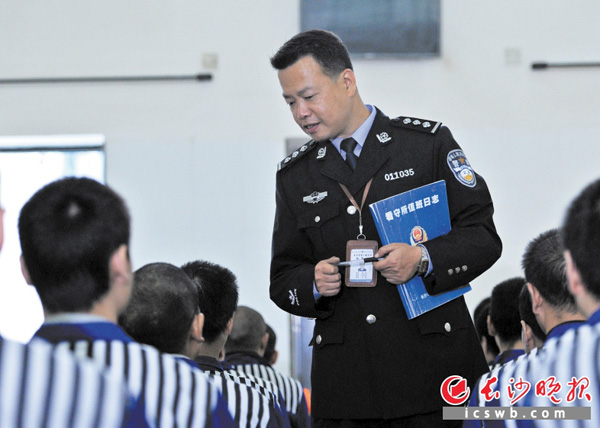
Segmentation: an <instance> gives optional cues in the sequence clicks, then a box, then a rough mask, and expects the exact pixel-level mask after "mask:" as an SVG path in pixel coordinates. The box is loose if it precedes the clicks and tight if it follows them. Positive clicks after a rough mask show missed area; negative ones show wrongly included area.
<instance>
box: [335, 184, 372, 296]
mask: <svg viewBox="0 0 600 428" xmlns="http://www.w3.org/2000/svg"><path fill="white" fill-rule="evenodd" d="M372 181H373V179H372V178H371V179H370V180H369V182H368V183H367V185H366V186H365V191H364V192H363V197H362V202H361V204H360V207H359V206H358V204H357V203H356V200H355V199H354V197H353V196H352V194H351V193H350V191H349V190H348V188H347V187H346V186H344V185H343V184H342V183H339V185H340V186H341V188H342V190H343V191H344V193H345V194H346V196H347V197H348V199H349V200H350V202H351V203H352V205H354V208H356V210H357V211H358V221H359V224H358V232H359V233H358V236H357V237H356V239H353V240H350V241H348V242H347V243H346V260H347V261H353V260H356V261H357V263H352V264H351V265H350V266H346V274H345V284H346V286H347V287H375V285H377V271H376V270H375V269H374V268H373V264H372V263H360V261H361V260H364V259H366V258H368V257H373V256H375V254H376V253H377V250H378V247H379V244H378V243H377V241H371V240H367V237H366V236H365V234H364V233H363V224H362V209H363V207H364V205H365V201H366V199H367V194H368V193H369V189H370V187H371V182H372Z"/></svg>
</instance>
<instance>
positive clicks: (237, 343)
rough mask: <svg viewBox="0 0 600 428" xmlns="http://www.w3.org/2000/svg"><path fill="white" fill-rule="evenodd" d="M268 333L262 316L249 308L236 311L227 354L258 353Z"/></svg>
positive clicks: (242, 307) (239, 308)
mask: <svg viewBox="0 0 600 428" xmlns="http://www.w3.org/2000/svg"><path fill="white" fill-rule="evenodd" d="M266 331H267V327H266V324H265V320H264V319H263V317H262V315H261V314H259V313H258V312H256V311H255V310H254V309H251V308H249V307H247V306H239V307H238V308H237V311H235V318H234V321H233V329H232V330H231V334H230V335H229V338H228V339H227V342H225V352H226V353H227V354H229V353H231V352H257V350H258V349H259V348H260V346H261V341H262V339H263V337H264V335H265V332H266Z"/></svg>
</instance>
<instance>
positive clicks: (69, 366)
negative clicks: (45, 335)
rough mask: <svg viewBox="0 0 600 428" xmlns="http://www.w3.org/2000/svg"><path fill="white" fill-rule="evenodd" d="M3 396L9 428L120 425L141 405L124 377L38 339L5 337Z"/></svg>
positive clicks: (0, 348)
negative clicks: (27, 340)
mask: <svg viewBox="0 0 600 428" xmlns="http://www.w3.org/2000/svg"><path fill="white" fill-rule="evenodd" d="M0 398H1V399H0V426H1V427H3V428H12V427H32V428H35V427H45V426H51V427H57V428H62V427H65V428H68V427H81V428H86V427H90V428H91V427H106V428H109V427H115V428H116V427H122V426H125V424H126V423H127V418H128V417H131V416H132V414H131V411H132V409H134V408H135V407H134V403H135V401H133V400H132V398H131V396H130V395H129V394H128V392H127V389H126V387H125V384H124V382H123V379H122V377H119V376H115V374H114V372H112V371H106V372H104V373H103V372H101V371H100V370H99V369H98V368H97V367H96V365H94V364H92V363H90V362H86V361H77V360H75V359H74V358H73V357H72V355H71V354H70V352H68V351H61V350H54V349H53V348H52V346H51V345H49V344H47V343H44V342H41V341H38V340H34V341H33V342H32V343H30V344H29V345H23V344H19V343H15V342H12V341H8V340H3V339H0ZM138 416H139V415H138ZM134 420H135V421H136V422H135V423H136V424H139V423H143V417H142V419H141V420H140V419H137V416H136V417H135V418H134V419H130V421H134Z"/></svg>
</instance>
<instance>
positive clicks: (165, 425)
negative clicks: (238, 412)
mask: <svg viewBox="0 0 600 428" xmlns="http://www.w3.org/2000/svg"><path fill="white" fill-rule="evenodd" d="M57 346H59V347H67V348H69V349H72V350H73V352H75V354H76V355H77V356H79V357H81V358H92V359H93V361H94V362H95V363H96V364H98V365H99V366H102V367H105V366H106V365H108V364H110V366H111V367H112V368H114V369H116V370H118V371H119V372H120V373H121V376H123V377H125V379H126V382H127V386H128V388H129V390H130V391H131V393H132V394H133V396H134V397H135V398H136V399H138V400H140V402H141V403H143V405H144V411H145V415H146V419H147V420H148V423H149V424H150V426H152V427H161V428H169V427H173V428H174V427H177V428H186V427H190V428H191V427H194V428H196V427H204V428H212V427H213V425H214V424H215V423H218V424H219V426H224V427H230V426H233V421H232V419H231V416H229V414H228V412H227V407H226V405H225V403H223V402H222V400H223V398H222V397H221V395H220V394H219V392H218V390H217V388H216V386H215V385H213V384H212V383H211V382H210V381H209V379H208V377H207V376H206V375H205V374H204V373H203V372H202V371H201V370H197V369H193V368H192V367H190V366H189V365H188V364H185V363H183V362H181V361H178V360H177V359H176V358H174V357H173V356H171V355H168V354H163V353H161V352H159V351H158V350H157V349H155V348H153V347H151V346H148V345H143V344H140V343H135V342H129V343H124V342H120V341H104V340H94V341H78V342H76V343H61V344H59V345H57Z"/></svg>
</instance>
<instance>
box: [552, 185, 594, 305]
mask: <svg viewBox="0 0 600 428" xmlns="http://www.w3.org/2000/svg"><path fill="white" fill-rule="evenodd" d="M561 237H562V242H563V246H564V248H565V249H566V250H568V251H569V253H570V254H571V257H572V259H573V262H574V264H575V266H576V267H577V270H578V271H579V273H580V275H581V279H582V282H583V283H584V285H585V288H586V289H587V291H588V292H589V293H590V294H591V295H592V296H594V298H595V299H596V300H600V263H598V261H597V256H596V255H597V254H600V180H596V181H595V182H593V183H591V184H590V185H588V186H587V187H586V188H585V189H584V190H583V191H582V192H581V193H580V194H579V195H578V196H577V197H576V198H575V199H574V200H573V202H571V205H570V206H569V208H568V210H567V214H566V217H565V220H564V222H563V227H562V230H561Z"/></svg>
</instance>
